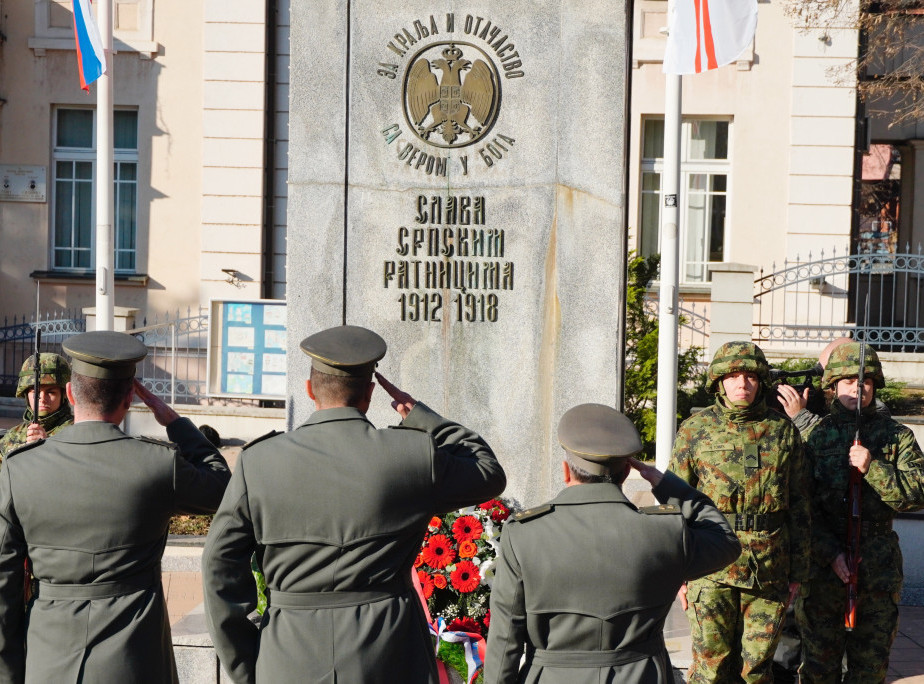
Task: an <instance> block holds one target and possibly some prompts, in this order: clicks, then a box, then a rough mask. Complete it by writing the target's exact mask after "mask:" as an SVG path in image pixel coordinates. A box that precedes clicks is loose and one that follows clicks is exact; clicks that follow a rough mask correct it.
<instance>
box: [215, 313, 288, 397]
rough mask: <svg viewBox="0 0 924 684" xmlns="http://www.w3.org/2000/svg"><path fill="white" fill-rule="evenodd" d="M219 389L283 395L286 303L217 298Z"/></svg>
mask: <svg viewBox="0 0 924 684" xmlns="http://www.w3.org/2000/svg"><path fill="white" fill-rule="evenodd" d="M220 377H221V391H222V393H224V394H236V395H244V396H247V395H252V396H260V397H279V398H284V397H285V394H286V306H285V304H282V303H278V304H277V303H271V302H246V301H224V302H221V372H220Z"/></svg>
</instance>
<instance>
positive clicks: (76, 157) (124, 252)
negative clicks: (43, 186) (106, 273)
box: [48, 105, 139, 274]
mask: <svg viewBox="0 0 924 684" xmlns="http://www.w3.org/2000/svg"><path fill="white" fill-rule="evenodd" d="M119 109H120V110H122V111H132V112H134V113H135V116H136V119H135V125H136V126H137V122H138V118H137V115H138V110H137V109H129V108H124V109H123V108H119ZM70 110H85V111H91V112H93V127H92V147H91V148H86V147H58V146H57V141H58V116H59V113H60V112H62V111H70ZM96 124H97V116H96V109H95V108H94V107H79V106H73V105H60V106H57V107H55V108H54V109H53V116H52V132H51V140H52V161H51V183H50V184H51V205H50V207H49V221H48V224H49V227H50V232H51V239H50V240H49V244H50V249H51V254H50V262H51V267H52V270H54V271H61V272H79V273H83V272H86V271H87V270H89V269H93V268H95V264H96V230H95V227H96V175H97V174H96V143H97V130H96ZM136 140H137V133H136ZM58 162H89V163H90V164H91V168H92V172H91V175H90V178H91V193H90V197H91V202H90V226H91V231H90V245H89V247H84V246H78V245H75V244H74V242H75V241H74V240H73V239H72V240H71V242H70V243H69V244H67V245H58V244H57V228H58V226H57V206H58V201H59V198H58ZM123 164H134V165H135V179H134V180H133V181H124V180H119V178H118V174H115V168H114V169H113V172H114V176H113V213H112V217H113V219H112V220H113V248H114V253H115V260H114V264H115V267H114V272H115V273H123V274H125V273H127V274H133V273H137V272H138V233H139V230H138V197H139V186H138V173H139V163H138V149H137V147H136V148H135V149H133V150H129V149H120V148H116V149H115V150H114V151H113V165H114V167H119V166H121V165H123ZM127 185H134V189H135V207H134V221H133V223H134V225H133V226H132V229H133V231H134V239H133V240H132V241H131V243H132V244H133V245H134V247H133V248H130V249H126V248H119V246H118V245H119V237H120V234H121V231H122V230H124V227H123V226H122V225H120V217H119V213H118V206H119V193H120V192H122V191H123V188H124V187H125V186H127ZM70 232H71V236H72V238H73V235H74V230H73V223H72V225H71V230H70ZM86 249H89V251H90V265H89V267H87V266H74V265H73V263H74V261H75V259H73V258H72V259H71V264H72V265H71V266H59V265H58V261H57V255H58V253H59V252H62V251H70V252H71V253H72V255H74V254H76V253H77V252H79V251H82V250H86ZM120 256H121V257H122V259H120ZM124 259H128V260H129V261H130V262H131V265H130V266H129V267H125V266H124V265H123V266H120V261H123V260H124Z"/></svg>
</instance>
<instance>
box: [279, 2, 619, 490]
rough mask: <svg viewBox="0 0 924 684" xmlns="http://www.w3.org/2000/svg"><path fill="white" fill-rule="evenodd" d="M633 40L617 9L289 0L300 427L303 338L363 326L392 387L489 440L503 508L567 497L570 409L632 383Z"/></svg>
mask: <svg viewBox="0 0 924 684" xmlns="http://www.w3.org/2000/svg"><path fill="white" fill-rule="evenodd" d="M625 35H626V26H625V11H624V9H623V4H622V3H619V2H617V3H601V2H591V1H581V0H576V1H574V2H561V0H558V1H556V2H551V1H549V0H517V1H513V2H503V3H502V2H477V3H474V4H470V5H467V4H464V3H461V4H460V3H456V2H440V1H438V0H437V1H434V0H430V1H428V2H423V1H415V0H399V1H397V2H391V3H380V2H369V1H366V0H360V1H353V2H343V1H340V2H293V3H292V6H291V72H290V74H291V75H290V83H291V85H290V115H289V127H290V131H289V139H290V147H289V179H288V181H289V204H288V249H287V252H288V271H287V272H288V285H287V287H288V323H287V327H288V357H289V360H288V364H289V375H288V388H287V390H288V395H289V396H288V407H289V415H288V423H289V427H290V428H291V427H295V426H297V425H299V424H301V422H302V421H303V420H304V419H305V418H306V417H307V416H308V415H309V414H310V412H311V410H312V409H313V406H312V404H311V402H310V400H309V399H308V397H307V396H306V394H305V384H304V381H305V378H307V375H308V370H309V364H308V359H307V357H305V356H304V355H303V354H302V353H301V352H300V351H299V348H298V343H299V341H300V340H301V339H302V338H303V337H304V336H306V335H308V334H310V333H313V332H316V331H317V330H320V329H322V328H325V327H328V326H332V325H338V324H341V323H349V324H352V325H363V326H366V327H369V328H372V329H374V330H376V331H377V332H378V333H380V334H381V335H382V336H383V337H384V338H385V339H386V340H387V342H388V345H389V350H388V354H387V356H386V357H385V359H384V360H383V361H382V362H381V363H380V365H379V369H380V370H381V371H382V372H383V373H384V374H385V375H386V377H388V378H389V379H391V380H392V381H393V382H394V383H395V384H397V385H398V386H399V387H401V388H402V389H405V390H407V391H408V392H410V393H411V394H412V395H414V396H415V397H416V398H417V399H418V400H421V401H423V402H425V403H427V404H428V405H430V406H431V407H433V408H434V409H435V410H436V411H438V412H440V413H442V414H444V415H446V416H447V417H450V418H452V419H454V420H457V421H459V422H461V423H463V424H465V425H466V426H469V427H471V428H473V429H475V430H477V431H478V432H480V433H481V434H482V435H484V437H485V438H486V439H487V440H488V442H489V443H490V444H491V445H492V446H493V447H494V449H495V451H496V452H497V453H498V455H499V457H500V459H501V461H502V463H503V464H504V466H505V468H506V469H507V473H508V481H509V484H508V489H507V495H508V496H511V497H513V498H515V499H517V500H518V501H520V502H521V503H523V504H526V505H529V504H534V503H537V502H539V501H541V500H543V499H546V498H548V497H549V496H551V495H552V494H553V493H555V492H556V491H558V489H559V488H560V486H561V483H562V480H561V477H562V475H561V466H560V461H561V457H562V452H561V449H560V447H559V446H558V443H557V439H556V435H555V432H556V425H557V423H558V419H559V417H560V416H561V415H562V413H564V411H566V410H567V409H568V408H570V407H571V406H573V405H575V404H578V403H583V402H600V403H605V404H609V405H616V404H617V394H618V392H619V382H620V381H619V373H618V370H617V369H618V358H619V349H620V334H621V333H620V324H621V318H622V316H621V311H622V302H623V294H624V285H623V281H624V273H625V270H624V263H625V257H626V255H625V234H626V229H625V225H624V223H625V221H624V193H625V139H626V123H625V111H626V95H627V93H626V71H627V68H626V41H625ZM386 399H387V395H385V394H384V392H382V391H381V390H376V396H374V399H373V407H372V409H371V410H370V413H369V417H370V419H371V420H372V422H373V423H375V424H376V425H378V426H380V427H381V426H384V425H389V424H394V423H396V422H397V421H398V417H397V415H396V414H395V413H394V412H393V411H392V409H391V407H390V405H389V402H388V401H386Z"/></svg>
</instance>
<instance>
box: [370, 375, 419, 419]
mask: <svg viewBox="0 0 924 684" xmlns="http://www.w3.org/2000/svg"><path fill="white" fill-rule="evenodd" d="M375 379H376V380H378V381H379V384H380V385H381V386H382V389H384V390H385V391H386V392H388V394H389V396H390V397H391V398H392V399H393V400H394V401H392V402H391V407H392V408H393V409H394V410H395V411H397V412H398V414H399V415H400V416H401V419H402V420H404V419H405V418H407V414H409V413H410V412H411V409H412V408H414V405H415V404H416V403H417V400H416V399H415V398H414V397H412V396H411V395H410V394H408V393H407V392H404V391H402V390H400V389H398V388H397V387H395V386H394V385H392V384H391V383H390V382H388V379H387V378H386V377H385V376H384V375H382V374H381V373H379V372H376V374H375Z"/></svg>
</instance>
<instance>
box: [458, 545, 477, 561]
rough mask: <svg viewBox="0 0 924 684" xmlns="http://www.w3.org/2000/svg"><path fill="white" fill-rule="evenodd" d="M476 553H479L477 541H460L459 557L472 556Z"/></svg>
mask: <svg viewBox="0 0 924 684" xmlns="http://www.w3.org/2000/svg"><path fill="white" fill-rule="evenodd" d="M476 553H478V545H477V544H475V542H472V541H464V542H459V558H471V557H472V556H474V555H475V554H476Z"/></svg>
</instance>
